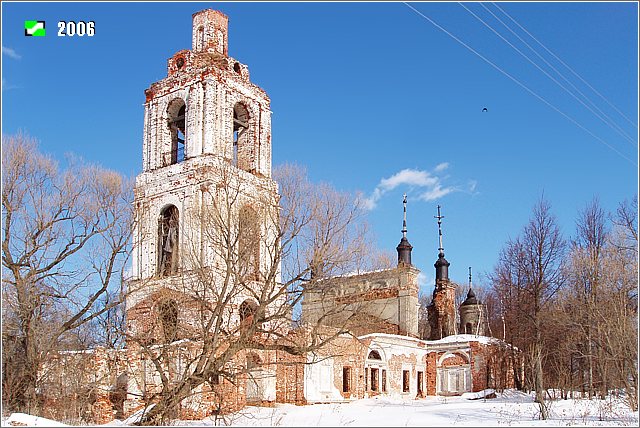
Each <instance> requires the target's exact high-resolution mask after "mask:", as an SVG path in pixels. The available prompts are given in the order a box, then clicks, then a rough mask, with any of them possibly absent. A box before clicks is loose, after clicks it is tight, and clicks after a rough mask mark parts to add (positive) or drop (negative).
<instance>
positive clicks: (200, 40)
mask: <svg viewBox="0 0 640 428" xmlns="http://www.w3.org/2000/svg"><path fill="white" fill-rule="evenodd" d="M203 48H204V27H203V26H202V25H201V26H200V27H198V31H197V32H196V50H198V51H200V50H202V49H203Z"/></svg>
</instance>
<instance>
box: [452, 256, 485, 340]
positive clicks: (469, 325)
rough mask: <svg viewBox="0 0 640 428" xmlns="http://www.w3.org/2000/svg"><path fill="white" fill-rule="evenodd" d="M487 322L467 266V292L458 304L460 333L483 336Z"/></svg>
mask: <svg viewBox="0 0 640 428" xmlns="http://www.w3.org/2000/svg"><path fill="white" fill-rule="evenodd" d="M488 327H489V324H488V323H487V316H486V311H485V307H484V305H483V304H482V302H481V301H480V300H479V299H478V298H477V297H476V293H474V292H473V286H472V284H471V267H469V292H468V293H467V298H466V299H465V301H464V302H462V304H461V305H460V329H459V331H460V333H463V334H475V335H479V336H484V335H485V332H486V331H487V329H488Z"/></svg>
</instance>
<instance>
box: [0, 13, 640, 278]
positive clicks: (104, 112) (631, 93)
mask: <svg viewBox="0 0 640 428" xmlns="http://www.w3.org/2000/svg"><path fill="white" fill-rule="evenodd" d="M411 5H412V6H413V7H414V8H415V9H416V10H417V11H418V12H420V13H421V14H422V15H424V16H421V15H419V14H418V13H416V11H414V10H412V9H411V8H409V7H408V6H407V5H405V4H403V3H395V2H394V3H345V4H343V3H264V4H263V3H222V2H207V3H182V2H180V3H147V2H145V3H76V2H73V3H6V2H3V3H2V132H3V133H4V134H12V133H15V132H16V131H18V130H24V131H26V132H27V133H28V134H30V135H31V136H33V137H35V138H37V139H39V140H40V143H41V148H42V149H43V150H44V151H46V152H49V153H51V154H53V155H54V156H55V157H58V158H62V157H63V156H64V154H65V153H66V152H73V153H75V154H78V155H81V156H82V157H84V158H85V159H88V160H90V161H94V162H98V163H100V164H102V165H104V166H106V167H109V168H112V169H116V170H118V171H121V172H122V173H124V174H127V175H136V174H138V173H139V172H140V170H141V162H142V159H141V158H142V154H141V145H142V140H141V139H142V120H143V102H144V89H146V88H147V87H149V85H150V84H151V83H153V82H154V81H157V80H160V79H162V78H163V77H165V76H166V60H167V58H169V57H170V56H171V55H173V53H175V52H176V51H178V50H180V49H185V48H190V46H191V14H192V13H194V12H196V11H198V10H201V9H205V8H207V7H211V8H215V9H219V10H222V11H223V12H224V13H226V14H227V15H228V16H229V21H230V26H229V53H230V55H231V56H233V57H235V58H237V59H238V60H240V61H241V62H243V63H245V64H247V65H248V66H249V69H250V72H251V78H252V80H253V81H254V82H255V83H256V84H258V85H259V86H261V87H262V88H263V89H265V90H266V91H267V93H268V94H269V96H270V97H271V106H272V111H273V116H272V123H273V139H272V141H273V163H274V165H278V164H282V163H285V162H289V163H298V164H301V165H304V166H306V167H307V169H308V172H309V174H310V176H311V178H312V179H313V180H315V181H326V182H329V183H331V184H332V185H334V186H335V187H336V188H338V189H342V190H348V191H360V192H362V193H363V195H364V196H365V197H367V198H368V200H369V202H370V207H371V210H370V212H369V216H370V219H369V220H370V222H371V224H372V228H373V230H374V232H375V234H376V237H377V243H378V246H379V247H380V248H382V249H387V250H390V251H395V246H396V245H397V244H398V242H399V240H400V237H401V234H400V229H401V226H402V194H403V193H404V192H406V193H407V194H408V198H409V206H408V223H409V233H408V237H409V240H410V242H411V243H412V244H413V246H414V250H413V262H414V264H415V265H416V266H417V267H418V268H420V269H421V270H422V271H423V272H424V274H425V277H424V278H423V280H424V281H425V283H426V284H428V285H427V287H426V288H427V289H431V288H432V287H431V284H432V283H433V277H434V275H433V263H434V262H435V260H436V258H437V248H438V234H437V224H436V221H435V219H434V218H433V216H434V215H435V214H436V205H437V204H440V205H442V213H443V215H444V216H445V219H444V222H443V228H444V247H445V252H446V256H447V259H448V260H449V261H450V262H451V267H450V276H451V277H452V279H453V280H455V281H458V282H461V283H466V281H467V279H466V278H467V268H468V266H472V267H473V269H474V272H475V273H476V278H477V279H478V282H479V283H482V282H483V280H482V274H483V273H485V272H488V271H490V270H491V269H492V267H493V266H494V264H495V262H496V259H497V255H498V252H499V250H500V249H501V248H502V246H503V245H504V243H505V241H506V240H507V239H508V238H509V237H515V236H516V235H517V234H518V233H519V232H520V231H521V229H522V227H523V225H524V224H525V223H526V222H527V220H528V219H529V217H530V214H531V208H532V206H533V205H534V204H535V203H536V201H537V200H538V199H539V198H540V196H541V195H542V194H544V196H545V198H546V199H548V200H549V201H550V202H551V204H552V207H553V212H554V213H555V214H556V216H557V217H558V221H559V223H560V225H561V227H562V230H563V232H564V234H565V236H566V237H570V236H571V235H573V234H574V230H575V226H574V223H575V219H576V217H577V212H578V210H580V209H582V208H583V207H584V206H585V205H586V204H587V203H588V202H589V201H591V200H592V198H593V197H595V196H597V197H599V199H600V201H601V203H602V205H603V206H604V207H605V208H606V209H608V210H615V208H616V206H617V204H618V203H619V202H621V201H622V200H624V199H630V198H632V197H633V196H634V195H635V194H637V189H638V170H637V165H638V129H637V123H638V45H637V40H638V6H637V4H636V3H635V2H619V3H614V2H583V3H579V2H571V3H559V2H548V3H509V2H504V3H503V2H501V3H498V6H499V8H500V9H502V11H501V10H500V9H498V8H497V7H496V6H495V5H494V4H493V3H463V4H462V5H461V4H459V3H455V2H454V3H449V2H447V3H411ZM465 7H466V9H465ZM485 7H486V9H485ZM467 9H468V10H467ZM503 11H504V12H506V14H507V15H505V14H504V13H503ZM471 12H473V13H474V14H476V15H477V16H478V18H480V19H482V20H483V21H484V22H485V23H486V24H487V25H489V26H490V27H491V28H493V29H494V30H495V31H497V32H498V33H499V34H501V35H502V36H503V37H504V38H506V39H507V40H509V41H510V43H512V44H513V45H514V46H515V47H516V48H518V49H519V50H520V51H521V52H523V53H525V54H526V55H527V56H528V57H529V58H530V59H531V60H532V61H534V62H536V63H537V64H539V66H540V67H541V68H543V69H544V70H545V71H547V73H549V74H550V75H552V76H553V77H554V79H556V80H557V81H558V82H560V83H561V84H563V85H564V86H565V87H566V88H568V89H570V90H572V91H573V93H574V95H575V96H576V97H577V98H579V99H582V100H583V103H584V104H586V105H587V106H589V108H590V109H591V110H593V111H595V112H596V113H597V114H598V115H599V116H600V118H599V117H598V115H596V114H594V113H593V112H592V111H590V110H589V109H588V108H586V107H585V106H584V105H583V104H581V103H580V102H579V101H578V100H576V98H574V97H572V96H571V95H569V94H568V93H567V92H566V91H565V90H564V89H562V88H561V87H560V86H558V85H557V84H556V83H554V82H553V81H552V80H551V79H550V78H549V77H547V76H546V75H545V74H544V73H543V72H541V71H540V70H539V69H537V68H536V67H535V66H534V65H532V64H531V62H529V61H527V59H525V58H524V57H523V56H521V55H520V54H519V53H518V52H517V51H516V50H515V49H514V48H513V47H511V46H509V45H508V44H507V43H505V42H504V41H503V40H502V39H501V38H500V37H499V36H497V35H496V34H495V33H494V32H493V31H492V30H491V29H490V28H488V27H487V26H486V25H485V24H483V23H482V22H481V21H480V20H479V19H478V18H476V17H474V15H473V14H472V13H471ZM490 12H493V14H494V15H495V16H493V15H492V14H491V13H490ZM496 17H498V18H500V20H502V21H503V22H505V23H507V24H509V28H511V29H512V30H513V31H515V32H516V33H517V34H518V35H519V36H520V37H521V38H522V39H524V41H525V42H527V43H528V44H529V45H531V46H532V47H534V48H535V49H536V51H537V52H538V53H539V54H540V55H541V56H542V57H543V58H544V59H545V60H546V61H548V62H549V63H550V64H551V65H553V67H555V68H556V69H557V70H559V71H560V72H561V73H562V76H563V77H561V76H560V75H558V74H556V73H555V72H554V71H553V70H552V69H551V68H549V66H548V65H546V64H545V63H544V62H543V61H542V60H541V59H540V58H539V57H537V56H536V55H535V54H534V53H533V52H532V51H531V50H529V49H528V48H527V47H526V45H525V44H523V42H522V41H520V40H519V39H518V38H517V37H516V36H514V35H513V34H512V33H511V32H510V31H509V30H508V29H507V28H506V27H505V26H503V24H501V23H500V21H498V19H496ZM30 19H34V20H45V21H46V23H47V36H46V37H44V38H37V37H25V36H24V27H23V24H24V21H25V20H30ZM511 19H513V20H511ZM60 20H75V21H81V20H84V21H95V23H96V34H95V36H94V37H82V38H80V37H57V22H58V21H60ZM429 20H432V21H433V22H435V23H437V24H438V25H439V26H440V27H441V28H442V29H444V30H446V31H447V32H449V33H450V34H451V35H453V36H455V37H457V38H458V39H459V40H460V41H461V42H464V43H465V44H466V45H467V46H468V47H470V48H471V49H473V50H475V51H476V52H478V53H479V54H480V55H482V56H483V57H485V58H486V59H487V60H489V61H491V62H492V63H493V64H495V66H496V67H498V68H499V69H500V70H502V71H503V72H504V73H507V74H508V75H510V76H512V78H513V79H516V80H517V81H519V82H520V83H521V84H522V85H523V86H525V87H526V88H528V90H529V91H531V92H533V93H535V94H537V96H536V95H533V94H532V93H531V92H529V91H528V90H527V89H524V88H523V87H522V86H520V85H519V84H518V83H516V82H514V80H512V79H511V78H509V77H507V76H506V75H505V74H503V73H502V72H501V71H498V70H497V69H496V68H495V67H493V66H491V65H489V64H488V63H487V62H485V61H484V60H483V59H481V58H480V57H479V56H477V55H476V54H474V53H472V52H471V51H470V50H469V49H467V48H466V47H465V46H463V45H462V44H461V43H460V42H458V41H456V40H454V39H453V38H452V37H451V35H449V34H446V33H445V32H444V31H443V30H442V29H440V28H438V27H436V25H434V24H433V23H432V22H430V21H429ZM514 21H515V22H517V23H518V24H519V25H520V26H521V27H518V26H517V25H516V24H515V22H514ZM523 29H525V30H526V31H527V32H528V33H529V34H530V35H533V36H534V37H535V39H537V40H538V41H539V42H541V43H542V44H543V45H544V46H545V47H546V48H547V49H549V50H550V51H551V52H553V53H554V54H555V55H556V57H557V58H559V60H561V61H562V62H564V63H565V64H567V65H568V66H569V67H570V68H571V69H572V70H573V71H574V72H575V73H577V74H578V75H579V76H580V77H581V78H582V79H584V81H583V80H581V79H579V78H578V77H576V76H575V75H574V74H573V72H571V71H569V69H567V68H565V67H564V66H563V65H562V64H561V63H560V62H559V61H558V59H556V58H554V57H553V56H551V55H550V54H549V52H548V51H546V50H545V49H544V48H543V47H542V46H541V45H540V44H538V43H537V42H536V41H535V40H534V39H532V38H531V37H529V36H528V35H527V34H526V33H525V32H524V30H523ZM564 78H566V79H567V80H568V81H569V82H571V83H567V81H565V80H564ZM585 82H587V83H585ZM587 84H588V85H587ZM571 85H573V86H571ZM574 87H575V88H577V89H579V90H580V91H581V92H582V93H583V94H584V95H586V96H587V97H588V100H589V101H587V99H585V98H582V96H581V95H579V94H578V93H576V92H575V90H574V89H573V88H574ZM593 89H595V90H596V91H597V92H598V93H599V94H601V95H602V96H603V97H604V99H603V98H602V97H601V96H600V95H598V94H597V93H596V92H594V91H593ZM538 97H540V98H542V99H544V100H545V101H546V103H545V101H542V100H540V99H539V98H538ZM605 99H606V101H605ZM547 103H548V104H547ZM590 103H593V105H595V107H594V106H593V105H592V104H590ZM612 106H613V107H612ZM485 107H486V108H487V110H488V111H487V112H482V109H483V108H485ZM620 112H621V113H622V114H620ZM565 115H566V116H568V117H569V118H568V117H566V116H565ZM623 115H624V116H623ZM601 118H602V119H604V120H602V119H601Z"/></svg>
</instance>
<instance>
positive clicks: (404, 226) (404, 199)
mask: <svg viewBox="0 0 640 428" xmlns="http://www.w3.org/2000/svg"><path fill="white" fill-rule="evenodd" d="M402 206H403V207H402V208H403V210H404V217H403V219H402V237H403V238H404V239H407V194H406V193H405V194H404V195H403V196H402Z"/></svg>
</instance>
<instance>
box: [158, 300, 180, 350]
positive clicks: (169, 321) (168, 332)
mask: <svg viewBox="0 0 640 428" xmlns="http://www.w3.org/2000/svg"><path fill="white" fill-rule="evenodd" d="M158 312H159V316H160V323H161V324H162V333H163V336H164V343H171V342H173V341H174V340H176V336H177V333H178V304H177V303H176V301H175V300H172V299H169V300H165V301H163V302H161V303H160V304H159V306H158Z"/></svg>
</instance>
